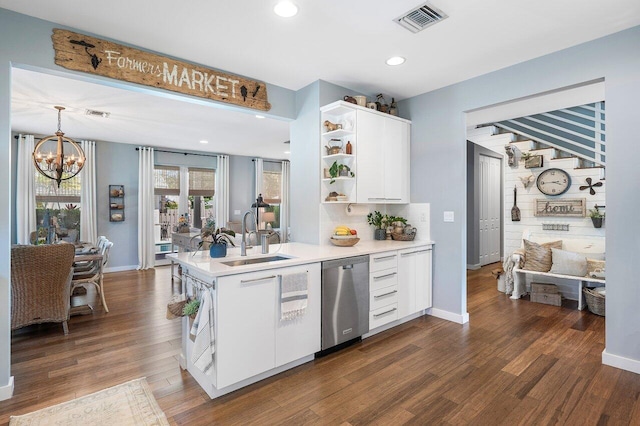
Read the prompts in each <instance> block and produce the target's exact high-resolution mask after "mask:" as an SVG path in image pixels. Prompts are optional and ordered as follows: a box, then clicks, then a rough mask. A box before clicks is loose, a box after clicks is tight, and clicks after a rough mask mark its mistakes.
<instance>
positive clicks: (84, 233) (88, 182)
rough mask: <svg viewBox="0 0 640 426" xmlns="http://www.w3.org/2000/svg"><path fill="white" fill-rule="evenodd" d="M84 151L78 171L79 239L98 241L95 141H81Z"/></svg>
mask: <svg viewBox="0 0 640 426" xmlns="http://www.w3.org/2000/svg"><path fill="white" fill-rule="evenodd" d="M81 145H82V150H83V151H84V157H85V161H84V167H83V168H82V171H80V177H81V179H82V184H81V185H80V206H81V209H82V211H81V213H80V241H89V242H93V243H95V242H97V241H98V222H97V213H96V210H97V209H96V143H95V142H94V141H81Z"/></svg>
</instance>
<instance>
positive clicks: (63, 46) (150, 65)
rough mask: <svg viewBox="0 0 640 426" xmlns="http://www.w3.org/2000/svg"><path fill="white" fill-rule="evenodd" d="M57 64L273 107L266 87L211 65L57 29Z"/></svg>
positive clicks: (249, 105)
mask: <svg viewBox="0 0 640 426" xmlns="http://www.w3.org/2000/svg"><path fill="white" fill-rule="evenodd" d="M51 39H52V40H53V48H54V50H55V63H56V64H57V65H60V66H62V67H64V68H67V69H70V70H74V71H82V72H86V73H90V74H97V75H101V76H104V77H110V78H115V79H117V80H122V81H128V82H130V83H138V84H144V85H146V86H152V87H158V88H161V89H166V90H171V91H173V92H178V93H183V94H186V95H192V96H198V97H200V98H206V99H211V100H214V101H220V102H227V103H231V104H235V105H240V106H243V107H247V108H252V109H257V110H261V111H269V110H270V109H271V105H270V104H269V101H268V99H267V86H266V85H265V84H264V83H263V82H261V81H255V80H249V79H246V78H243V77H239V76H236V75H232V74H226V73H223V72H220V71H217V70H213V69H210V68H205V67H202V66H199V65H194V64H190V63H187V62H182V61H178V60H175V59H171V58H168V57H164V56H160V55H156V54H154V53H149V52H144V51H142V50H138V49H134V48H131V47H127V46H122V45H120V44H116V43H112V42H109V41H106V40H101V39H98V38H94V37H89V36H86V35H82V34H78V33H74V32H72V31H66V30H61V29H58V28H56V29H54V30H53V35H52V36H51Z"/></svg>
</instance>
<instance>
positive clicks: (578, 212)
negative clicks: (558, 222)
mask: <svg viewBox="0 0 640 426" xmlns="http://www.w3.org/2000/svg"><path fill="white" fill-rule="evenodd" d="M586 214H587V199H586V198H560V199H556V200H551V199H547V198H538V199H536V200H535V201H534V209H533V215H534V216H536V217H585V216H586Z"/></svg>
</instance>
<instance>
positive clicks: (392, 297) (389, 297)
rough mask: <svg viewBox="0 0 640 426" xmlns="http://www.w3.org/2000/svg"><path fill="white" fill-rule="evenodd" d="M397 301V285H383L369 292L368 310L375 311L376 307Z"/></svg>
mask: <svg viewBox="0 0 640 426" xmlns="http://www.w3.org/2000/svg"><path fill="white" fill-rule="evenodd" d="M392 303H396V304H397V303H398V286H396V285H393V286H391V287H385V288H381V289H378V290H373V291H371V292H370V296H369V310H370V311H375V310H376V309H378V308H382V307H384V306H387V305H390V304H392Z"/></svg>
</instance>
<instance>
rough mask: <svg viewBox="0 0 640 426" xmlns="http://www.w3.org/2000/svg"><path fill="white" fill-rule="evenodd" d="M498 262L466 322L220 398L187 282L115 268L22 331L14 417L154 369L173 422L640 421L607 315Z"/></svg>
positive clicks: (0, 407)
mask: <svg viewBox="0 0 640 426" xmlns="http://www.w3.org/2000/svg"><path fill="white" fill-rule="evenodd" d="M494 268H495V265H489V266H487V267H483V268H481V269H479V270H477V271H470V272H469V274H468V280H467V282H468V289H467V297H468V311H469V314H470V322H469V323H468V324H465V325H460V324H455V323H452V322H448V321H445V320H442V319H439V318H434V317H431V316H424V317H420V318H417V319H415V320H413V321H409V322H407V323H405V324H402V325H401V326H399V327H396V328H394V329H390V330H387V331H385V332H383V333H380V334H378V335H376V336H373V337H371V338H368V339H365V340H364V341H362V342H360V343H358V344H355V345H353V346H351V347H349V348H346V349H344V350H342V351H339V352H336V353H334V354H331V355H328V356H326V357H323V358H319V359H316V360H314V361H312V362H309V363H306V364H303V365H301V366H299V367H296V368H295V369H292V370H289V371H287V372H284V373H282V374H279V375H277V376H274V377H271V378H268V379H265V380H263V381H261V382H258V383H255V384H253V385H251V386H248V387H247V388H244V389H241V390H238V391H236V392H233V393H231V394H228V395H225V396H223V397H221V398H218V399H216V400H213V401H212V400H210V399H209V397H208V396H207V395H206V393H205V392H204V391H203V390H202V389H201V388H200V386H199V385H198V384H197V383H196V382H195V380H194V379H193V378H192V377H191V375H190V374H189V373H188V372H186V371H183V370H181V369H180V367H179V363H178V359H179V354H180V345H181V340H180V333H181V328H180V321H176V320H167V319H166V317H165V314H166V302H167V301H168V299H169V298H170V296H171V294H173V293H174V292H176V291H180V288H179V281H176V282H174V283H173V284H172V283H171V280H170V276H169V275H170V273H169V268H168V267H163V268H156V270H154V271H127V272H118V273H112V274H108V275H107V276H106V278H105V286H106V289H107V293H106V294H107V302H108V303H109V308H110V309H111V312H109V313H106V312H104V310H103V309H102V307H101V306H100V304H99V303H96V300H95V292H94V291H93V290H91V289H89V291H88V292H87V294H86V295H83V296H81V297H80V298H79V299H77V300H76V302H74V303H85V302H89V303H90V304H93V305H94V306H95V309H94V311H93V312H92V313H91V314H90V315H83V316H74V317H72V318H71V321H70V324H69V328H70V334H69V335H68V336H64V334H63V333H62V330H61V327H60V326H59V324H43V325H38V326H33V327H26V328H24V329H21V330H18V331H15V332H13V333H12V339H11V351H12V372H11V374H12V375H13V376H14V377H15V392H14V397H13V398H12V399H9V400H7V401H2V402H0V426H3V425H6V424H7V423H8V421H9V416H11V415H18V414H24V413H27V412H30V411H34V410H37V409H39V408H44V407H47V406H50V405H54V404H57V403H60V402H64V401H68V400H70V399H73V398H76V397H78V396H82V395H86V394H88V393H91V392H96V391H99V390H101V389H105V388H107V387H110V386H115V385H117V384H119V383H122V382H125V381H128V380H132V379H136V378H139V377H143V376H146V377H147V381H148V382H149V384H150V387H151V389H152V391H153V393H154V395H155V397H156V399H157V400H158V404H159V405H160V407H161V408H162V410H164V412H165V413H166V414H167V416H168V420H169V422H170V424H172V425H211V424H223V425H271V424H291V425H307V424H308V425H327V424H330V425H345V426H347V425H352V426H353V425H361V424H367V425H403V424H417V425H425V424H448V425H463V424H491V425H498V424H504V425H531V424H579V425H582V424H585V425H589V424H594V425H595V424H627V425H635V424H640V376H639V375H636V374H633V373H629V372H625V371H622V370H618V369H615V368H612V367H608V366H603V365H602V362H601V358H602V351H603V349H604V325H605V321H606V319H605V318H603V317H599V316H596V315H593V314H591V313H590V312H588V311H577V310H575V309H570V308H568V307H555V306H550V305H543V304H537V303H532V302H530V301H528V300H525V299H520V300H511V299H510V298H509V297H508V296H506V295H504V294H502V293H499V292H497V291H496V280H495V278H494V277H493V276H492V275H491V273H490V272H491V270H492V269H494Z"/></svg>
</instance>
